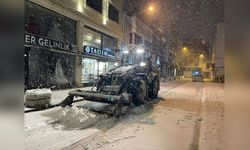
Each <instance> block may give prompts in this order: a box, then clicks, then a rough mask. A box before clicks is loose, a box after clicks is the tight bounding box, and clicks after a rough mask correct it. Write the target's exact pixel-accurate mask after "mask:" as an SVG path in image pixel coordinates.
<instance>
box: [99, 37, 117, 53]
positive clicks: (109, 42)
mask: <svg viewBox="0 0 250 150" xmlns="http://www.w3.org/2000/svg"><path fill="white" fill-rule="evenodd" d="M102 48H103V49H105V50H110V49H116V48H117V39H116V38H114V37H111V36H107V35H103V45H102Z"/></svg>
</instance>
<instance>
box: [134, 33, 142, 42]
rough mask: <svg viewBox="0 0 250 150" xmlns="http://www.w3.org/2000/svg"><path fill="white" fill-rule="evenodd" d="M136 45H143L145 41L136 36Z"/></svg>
mask: <svg viewBox="0 0 250 150" xmlns="http://www.w3.org/2000/svg"><path fill="white" fill-rule="evenodd" d="M135 44H143V39H142V37H141V36H139V35H138V34H135Z"/></svg>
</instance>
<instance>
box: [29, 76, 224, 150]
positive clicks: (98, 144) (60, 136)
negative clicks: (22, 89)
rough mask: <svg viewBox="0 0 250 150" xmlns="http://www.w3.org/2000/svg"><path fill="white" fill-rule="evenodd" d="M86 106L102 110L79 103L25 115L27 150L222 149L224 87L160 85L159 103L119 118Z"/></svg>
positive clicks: (93, 105) (134, 109)
mask: <svg viewBox="0 0 250 150" xmlns="http://www.w3.org/2000/svg"><path fill="white" fill-rule="evenodd" d="M86 107H87V108H89V109H100V108H103V105H102V104H99V103H93V102H91V103H89V102H78V103H75V104H74V107H72V108H64V109H63V108H60V107H57V108H53V109H48V110H44V111H38V112H32V113H27V114H25V147H26V149H88V150H96V149H100V150H102V149H104V150H106V149H108V150H110V149H111V150H112V149H113V150H119V149H120V150H127V149H138V150H140V149H142V150H147V149H149V150H151V149H154V150H193V149H194V150H195V149H202V150H210V149H211V150H216V149H218V150H220V149H223V145H224V137H223V134H224V126H223V123H224V88H223V84H217V83H209V82H207V83H206V82H205V83H199V82H189V81H180V80H179V81H171V82H165V83H161V90H160V93H159V97H158V99H157V100H154V101H153V102H152V103H149V104H146V105H144V106H141V107H135V108H124V111H126V113H124V115H123V116H121V118H119V119H117V118H114V117H110V116H108V115H106V114H100V113H94V112H92V111H89V110H86V109H85V108H86ZM105 108H106V106H105Z"/></svg>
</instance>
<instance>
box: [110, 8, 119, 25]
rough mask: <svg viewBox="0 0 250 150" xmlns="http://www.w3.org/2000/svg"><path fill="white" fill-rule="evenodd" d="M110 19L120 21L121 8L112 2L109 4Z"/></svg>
mask: <svg viewBox="0 0 250 150" xmlns="http://www.w3.org/2000/svg"><path fill="white" fill-rule="evenodd" d="M108 17H109V19H110V20H112V21H115V22H117V23H119V10H118V9H116V8H115V6H113V5H112V4H109V16H108Z"/></svg>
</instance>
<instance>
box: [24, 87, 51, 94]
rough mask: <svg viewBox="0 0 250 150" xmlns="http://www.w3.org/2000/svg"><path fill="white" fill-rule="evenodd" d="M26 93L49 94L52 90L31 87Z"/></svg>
mask: <svg viewBox="0 0 250 150" xmlns="http://www.w3.org/2000/svg"><path fill="white" fill-rule="evenodd" d="M25 94H26V95H51V94H52V91H51V90H50V89H46V88H44V89H32V90H27V91H26V92H25Z"/></svg>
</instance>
